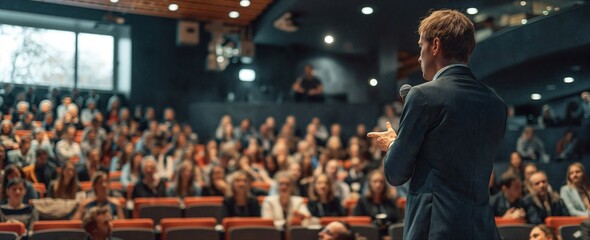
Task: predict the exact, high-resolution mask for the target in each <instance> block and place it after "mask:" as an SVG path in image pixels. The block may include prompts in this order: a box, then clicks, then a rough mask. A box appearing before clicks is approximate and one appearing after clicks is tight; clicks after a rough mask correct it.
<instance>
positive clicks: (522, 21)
mask: <svg viewBox="0 0 590 240" xmlns="http://www.w3.org/2000/svg"><path fill="white" fill-rule="evenodd" d="M527 22H529V21H528V20H526V18H523V19H522V20H520V23H522V24H526V23H527Z"/></svg>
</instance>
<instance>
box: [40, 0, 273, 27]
mask: <svg viewBox="0 0 590 240" xmlns="http://www.w3.org/2000/svg"><path fill="white" fill-rule="evenodd" d="M35 1H38V2H47V3H54V4H62V5H69V6H74V7H83V8H92V9H99V10H105V11H112V12H119V13H132V14H140V15H148V16H156V17H166V18H176V19H191V20H198V21H222V22H225V23H230V24H237V25H248V24H250V23H251V22H252V21H254V20H255V19H256V18H257V17H258V16H259V15H260V14H262V12H263V11H264V10H265V9H266V8H267V7H268V6H269V5H270V4H271V3H272V2H273V0H250V6H248V7H242V6H240V0H119V2H117V3H112V2H111V1H110V0H35ZM172 3H175V4H178V6H179V9H178V10H177V11H174V12H173V11H170V10H168V5H170V4H172ZM230 11H238V12H239V13H240V16H239V17H238V18H236V19H233V18H230V17H229V12H230Z"/></svg>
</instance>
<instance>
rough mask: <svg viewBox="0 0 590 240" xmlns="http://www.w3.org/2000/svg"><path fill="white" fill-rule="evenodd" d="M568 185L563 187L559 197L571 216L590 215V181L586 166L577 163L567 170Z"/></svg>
mask: <svg viewBox="0 0 590 240" xmlns="http://www.w3.org/2000/svg"><path fill="white" fill-rule="evenodd" d="M566 179H567V184H566V185H564V186H562V187H561V190H560V191H559V195H560V196H561V198H562V199H563V203H564V204H565V206H566V207H567V210H568V212H569V214H570V215H571V216H584V217H587V216H588V215H589V214H590V181H588V176H586V171H585V170H584V166H583V165H582V164H581V163H579V162H575V163H572V164H570V166H569V167H568V168H567V175H566Z"/></svg>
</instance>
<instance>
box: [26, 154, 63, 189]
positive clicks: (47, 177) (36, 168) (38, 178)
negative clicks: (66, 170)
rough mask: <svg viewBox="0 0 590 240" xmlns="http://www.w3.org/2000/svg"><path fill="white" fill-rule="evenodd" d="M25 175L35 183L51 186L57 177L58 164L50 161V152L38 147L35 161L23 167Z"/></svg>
mask: <svg viewBox="0 0 590 240" xmlns="http://www.w3.org/2000/svg"><path fill="white" fill-rule="evenodd" d="M23 172H24V174H25V175H24V176H25V178H26V179H27V180H29V181H31V182H33V183H43V184H44V185H45V186H49V183H51V181H53V179H55V178H56V176H57V172H56V166H55V165H54V164H53V163H52V162H50V161H49V154H48V153H47V151H45V150H44V149H37V150H36V153H35V163H34V164H30V165H29V166H26V167H24V168H23Z"/></svg>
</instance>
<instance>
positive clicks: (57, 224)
mask: <svg viewBox="0 0 590 240" xmlns="http://www.w3.org/2000/svg"><path fill="white" fill-rule="evenodd" d="M52 229H82V221H80V220H54V221H36V222H34V223H33V228H32V230H33V232H37V231H42V230H52Z"/></svg>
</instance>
